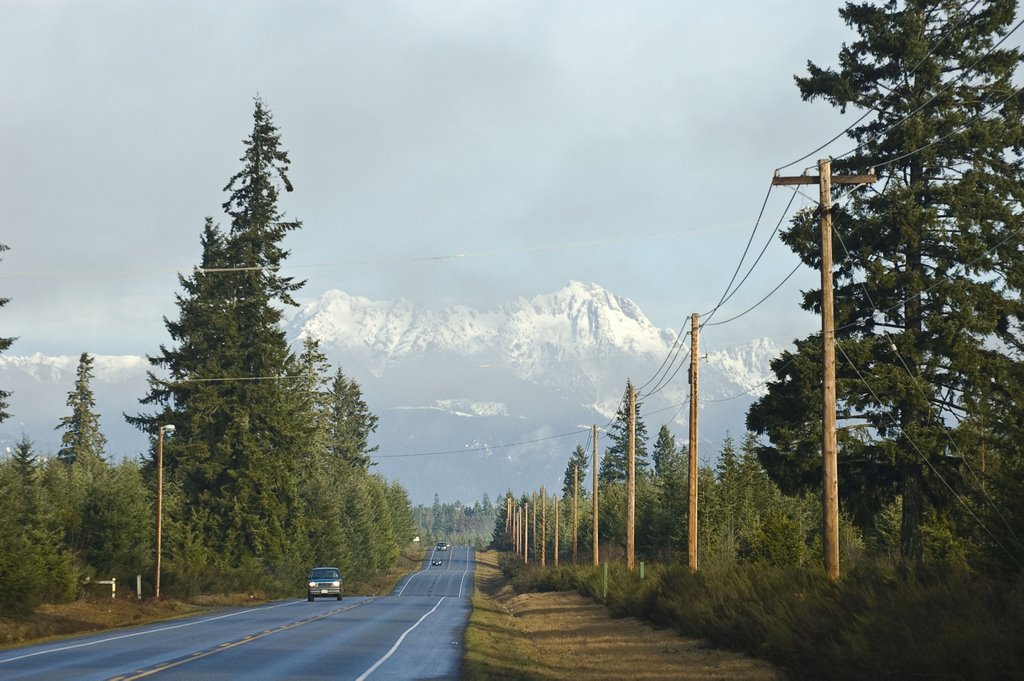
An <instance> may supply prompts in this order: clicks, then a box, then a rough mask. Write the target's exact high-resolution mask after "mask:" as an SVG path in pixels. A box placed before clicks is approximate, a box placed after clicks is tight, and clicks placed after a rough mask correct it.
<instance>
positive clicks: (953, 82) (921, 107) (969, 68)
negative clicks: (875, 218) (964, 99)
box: [833, 19, 1024, 159]
mask: <svg viewBox="0 0 1024 681" xmlns="http://www.w3.org/2000/svg"><path fill="white" fill-rule="evenodd" d="M1021 26H1024V19H1021V20H1020V21H1019V22H1017V24H1015V25H1014V27H1013V28H1012V29H1010V31H1009V32H1007V34H1006V35H1004V36H1003V37H1002V38H1000V39H999V40H998V41H996V42H995V43H994V44H993V45H992V46H991V47H989V48H988V50H986V51H985V53H984V54H982V55H981V56H980V57H978V58H977V59H975V60H974V61H973V62H971V64H970V65H969V66H967V67H965V68H964V69H962V70H961V72H960V74H959V75H958V76H956V77H955V78H953V79H951V80H950V81H949V82H948V83H946V85H945V87H943V88H942V89H941V90H939V91H938V92H936V93H935V94H933V95H932V96H931V97H929V98H928V99H927V100H926V101H924V102H923V103H922V104H920V105H919V106H918V107H917V108H915V109H913V110H911V111H909V112H907V113H906V114H904V115H903V116H902V117H900V118H899V119H898V120H897V121H896V122H895V123H893V124H891V125H890V126H888V127H887V128H885V129H884V130H881V131H879V132H877V133H876V134H875V135H874V136H873V137H872V138H871V139H870V140H865V141H863V142H861V143H860V144H858V145H857V146H856V147H854V148H853V149H850V150H849V151H847V152H845V153H842V154H839V155H838V156H835V157H833V159H842V158H846V157H847V156H850V155H852V154H854V153H856V152H857V151H860V150H861V149H863V148H864V147H865V146H866V145H867V144H868V143H869V142H873V141H876V140H878V139H879V138H881V137H883V136H885V135H888V134H889V133H890V132H892V131H893V130H895V129H896V128H898V127H900V126H901V125H903V124H904V123H906V122H907V121H908V120H910V118H912V117H913V116H915V115H917V114H918V113H920V112H921V111H923V110H924V109H925V107H927V106H928V105H930V104H931V103H932V102H934V101H935V100H936V99H938V98H939V97H940V96H941V95H944V94H946V92H948V91H949V90H950V89H951V88H952V87H953V86H955V85H957V84H958V83H959V82H960V81H961V80H963V78H964V77H965V76H966V75H967V74H968V73H969V72H971V71H972V70H973V69H974V67H975V66H977V65H978V64H979V63H980V62H981V61H982V60H983V59H985V58H987V57H989V56H990V55H991V54H992V53H993V52H994V51H995V50H996V48H998V47H999V46H1000V45H1002V44H1003V43H1004V42H1006V41H1007V40H1008V39H1009V38H1010V36H1012V35H1013V34H1014V33H1016V32H1017V31H1018V30H1019V29H1020V27H1021Z"/></svg>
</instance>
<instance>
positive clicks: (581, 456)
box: [562, 444, 590, 499]
mask: <svg viewBox="0 0 1024 681" xmlns="http://www.w3.org/2000/svg"><path fill="white" fill-rule="evenodd" d="M577 469H579V485H580V487H579V492H580V496H581V497H582V496H585V494H586V491H585V488H586V485H584V481H585V480H586V478H587V471H588V470H590V456H588V455H587V450H585V449H583V445H581V444H577V445H576V449H574V450H572V454H570V455H569V463H568V465H566V467H565V477H564V478H563V480H562V494H563V496H565V497H566V498H569V499H572V495H573V488H574V485H575V483H576V478H575V476H576V470H577Z"/></svg>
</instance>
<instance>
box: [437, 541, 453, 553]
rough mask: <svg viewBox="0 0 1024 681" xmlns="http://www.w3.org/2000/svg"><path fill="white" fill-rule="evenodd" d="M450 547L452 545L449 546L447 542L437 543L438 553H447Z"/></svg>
mask: <svg viewBox="0 0 1024 681" xmlns="http://www.w3.org/2000/svg"><path fill="white" fill-rule="evenodd" d="M449 546H451V544H449V543H448V542H446V541H439V542H437V550H438V551H447V550H448V547H449Z"/></svg>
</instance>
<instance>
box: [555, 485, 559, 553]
mask: <svg viewBox="0 0 1024 681" xmlns="http://www.w3.org/2000/svg"><path fill="white" fill-rule="evenodd" d="M558 519H559V518H558V495H557V494H556V495H555V567H558V526H559V524H560V523H559V522H558Z"/></svg>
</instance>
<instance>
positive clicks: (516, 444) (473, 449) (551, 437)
mask: <svg viewBox="0 0 1024 681" xmlns="http://www.w3.org/2000/svg"><path fill="white" fill-rule="evenodd" d="M588 431H589V429H587V428H582V429H579V430H573V431H570V432H568V433H559V434H558V435H549V436H547V437H538V438H534V439H532V440H523V441H521V442H509V443H506V444H502V445H483V446H480V447H463V448H462V449H448V450H444V451H437V452H413V453H409V454H372V455H371V456H373V458H375V459H407V458H413V457H421V456H443V455H447V454H470V453H473V452H489V451H491V450H494V449H507V448H509V447H521V446H523V445H532V444H536V443H538V442H546V441H548V440H557V439H559V438H563V437H569V436H570V435H579V434H580V433H585V432H588Z"/></svg>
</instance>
